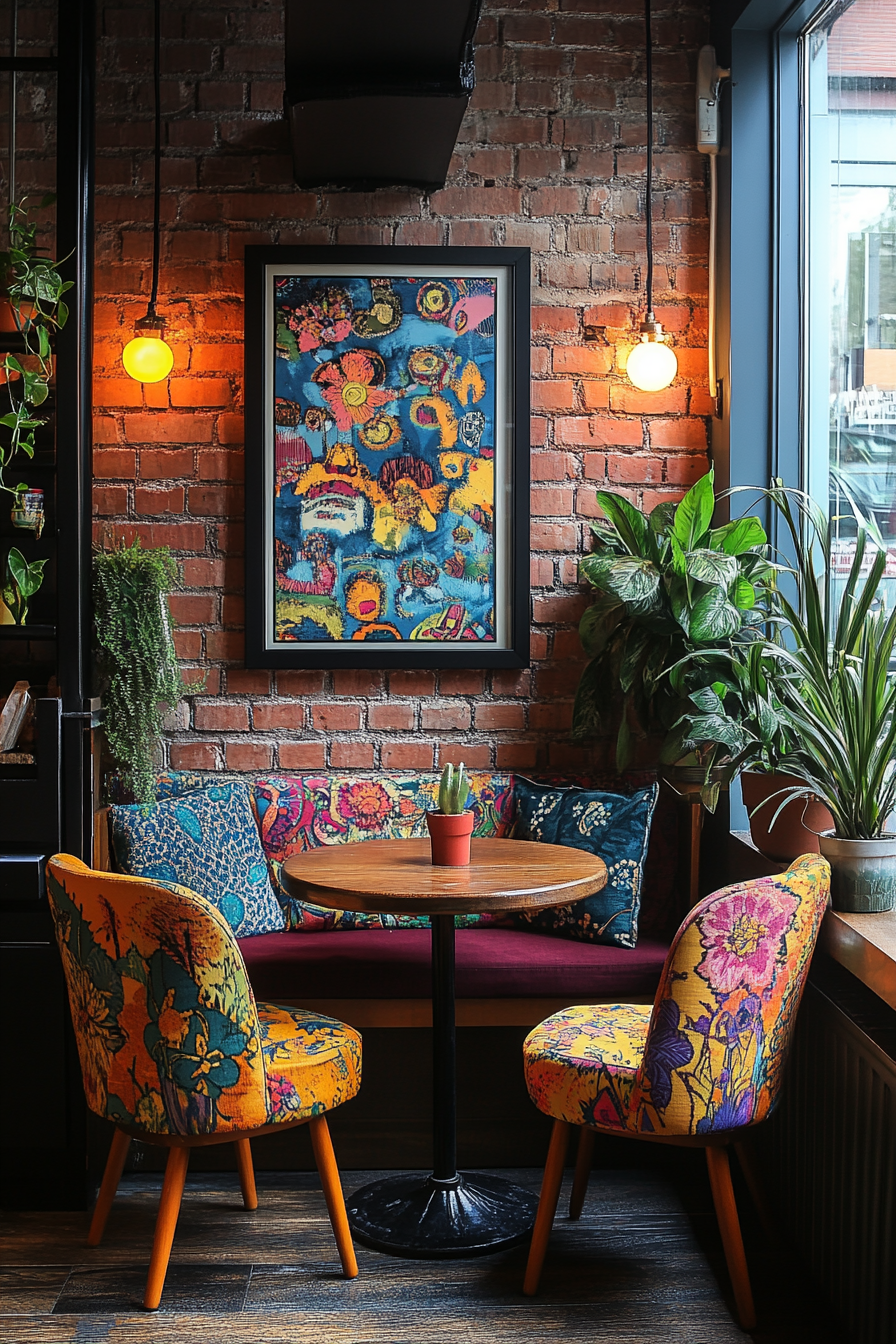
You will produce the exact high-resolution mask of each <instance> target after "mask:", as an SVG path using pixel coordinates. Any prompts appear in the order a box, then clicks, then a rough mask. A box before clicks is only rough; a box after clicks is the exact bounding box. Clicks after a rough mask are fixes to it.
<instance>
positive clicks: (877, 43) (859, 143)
mask: <svg viewBox="0 0 896 1344" xmlns="http://www.w3.org/2000/svg"><path fill="white" fill-rule="evenodd" d="M801 48H802V84H803V102H804V120H803V129H804V146H805V154H804V173H803V182H804V191H805V198H804V207H805V208H804V213H803V219H804V234H803V241H804V248H805V260H806V269H805V276H806V322H805V328H804V330H805V341H804V348H803V357H804V378H803V425H804V450H805V461H804V464H803V476H804V480H805V482H806V485H807V488H808V489H809V490H810V492H811V493H812V494H813V495H814V497H815V499H816V500H817V501H818V502H819V503H821V504H824V503H825V501H829V507H830V513H831V517H832V519H833V521H834V529H835V547H836V553H837V555H838V568H840V569H842V570H843V571H844V572H845V571H846V570H847V569H848V567H849V564H850V563H851V559H852V553H853V549H854V545H855V541H854V538H855V531H856V528H855V522H854V519H853V517H852V510H851V509H850V506H849V498H848V497H851V498H852V499H854V500H855V502H856V503H857V504H858V506H859V507H860V508H861V509H862V510H863V511H864V512H865V513H866V514H868V515H870V516H871V517H873V518H874V519H875V521H876V522H877V524H878V525H879V527H880V529H881V531H882V533H883V535H884V538H885V540H886V541H887V543H888V548H892V550H891V554H892V557H893V562H892V575H890V573H889V571H890V568H891V566H890V565H888V578H889V582H888V584H887V586H888V587H889V588H891V590H896V3H894V0H854V3H848V0H847V3H839V4H837V5H835V6H827V7H826V8H825V9H824V10H822V11H820V12H819V14H818V16H817V17H816V18H815V19H814V21H812V23H811V24H810V26H809V28H808V30H806V31H805V33H804V36H803V38H802V42H801ZM890 596H891V599H892V598H893V597H896V591H892V592H891V594H890Z"/></svg>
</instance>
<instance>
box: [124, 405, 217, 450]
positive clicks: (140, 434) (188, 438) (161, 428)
mask: <svg viewBox="0 0 896 1344" xmlns="http://www.w3.org/2000/svg"><path fill="white" fill-rule="evenodd" d="M213 428H214V419H213V418H212V416H210V415H173V414H172V413H171V412H170V411H169V412H168V413H167V414H159V415H126V416H125V418H124V433H125V438H126V439H127V441H128V443H178V442H180V443H211V441H212V430H213Z"/></svg>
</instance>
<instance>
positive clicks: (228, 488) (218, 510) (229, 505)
mask: <svg viewBox="0 0 896 1344" xmlns="http://www.w3.org/2000/svg"><path fill="white" fill-rule="evenodd" d="M187 507H188V509H189V511H190V513H193V514H199V515H202V516H208V517H213V518H217V517H224V518H236V517H239V516H240V515H241V513H242V508H243V492H242V489H241V488H240V487H239V486H235V485H191V486H190V488H189V490H188V491H187Z"/></svg>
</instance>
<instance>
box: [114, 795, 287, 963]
mask: <svg viewBox="0 0 896 1344" xmlns="http://www.w3.org/2000/svg"><path fill="white" fill-rule="evenodd" d="M111 812H112V843H113V846H114V849H115V858H116V860H117V862H118V866H119V867H120V868H121V869H122V870H123V871H124V872H126V873H131V874H132V875H133V876H135V877H145V878H150V879H157V880H159V881H163V882H176V883H179V884H180V885H181V886H185V887H189V888H190V890H192V891H195V892H198V893H199V895H200V896H203V897H205V899H206V900H207V901H210V902H211V903H212V905H214V906H215V907H216V909H218V910H220V911H221V914H222V915H223V916H224V918H225V919H226V920H227V922H228V924H229V925H230V927H231V928H232V929H233V931H234V933H236V935H237V936H238V937H239V938H247V937H249V936H251V935H252V934H256V933H273V932H275V931H276V930H278V929H282V928H284V927H285V923H284V918H283V911H282V909H281V908H280V905H279V903H278V901H277V899H276V897H275V896H274V892H273V890H272V888H271V882H270V877H269V876H268V868H267V863H266V862H265V856H264V851H263V849H262V847H261V841H260V840H259V838H258V829H257V827H256V825H255V817H254V814H253V812H252V807H251V804H250V801H249V790H248V789H247V787H246V785H245V784H239V783H229V784H212V785H208V786H207V787H206V788H203V789H194V790H192V791H191V792H189V793H183V794H181V795H179V796H174V797H171V798H167V799H162V801H160V802H157V803H147V804H132V805H129V806H116V807H113V808H112V809H111Z"/></svg>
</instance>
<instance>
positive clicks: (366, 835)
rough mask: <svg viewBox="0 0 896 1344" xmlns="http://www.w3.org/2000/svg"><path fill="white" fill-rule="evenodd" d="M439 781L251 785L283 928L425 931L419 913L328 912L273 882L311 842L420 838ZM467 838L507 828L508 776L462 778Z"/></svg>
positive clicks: (287, 780) (477, 918)
mask: <svg viewBox="0 0 896 1344" xmlns="http://www.w3.org/2000/svg"><path fill="white" fill-rule="evenodd" d="M438 786H439V776H438V775H437V774H435V773H433V772H430V773H427V774H419V775H411V776H408V775H398V774H386V775H380V776H379V777H378V778H377V779H361V778H359V777H358V776H356V775H337V774H316V775H272V776H269V777H266V778H264V779H258V780H256V781H255V785H254V789H253V807H254V809H255V816H256V818H257V820H258V830H259V834H260V835H261V842H262V845H263V846H264V852H265V854H266V855H267V858H268V862H269V863H270V866H271V871H272V875H273V877H274V888H275V891H276V893H277V897H278V900H279V901H280V903H281V905H282V906H283V909H284V912H285V914H286V920H287V927H288V928H290V929H299V930H306V931H313V932H320V931H322V930H327V929H367V928H396V927H402V928H428V927H429V918H428V916H426V915H419V916H418V915H365V914H358V913H355V912H354V911H352V910H328V909H325V908H324V907H322V906H316V905H310V904H307V903H306V902H304V901H299V900H296V899H295V898H294V897H292V896H290V895H289V894H288V893H287V892H286V891H285V890H284V888H283V886H282V885H281V883H280V881H279V872H280V867H281V865H282V864H283V863H284V862H285V861H286V860H287V859H288V858H290V857H291V855H293V854H299V853H301V852H302V851H303V850H306V849H314V848H316V847H317V846H318V845H336V844H346V843H348V844H351V843H356V842H358V841H362V840H411V839H415V838H423V837H425V836H426V835H427V830H426V813H427V812H431V811H433V810H434V809H435V808H436V807H437V806H438V803H437V796H438ZM468 806H470V807H471V808H472V811H473V817H474V822H473V834H474V835H497V836H501V835H506V834H507V833H508V831H509V829H510V815H511V778H510V776H509V775H498V774H490V773H487V772H481V773H472V774H471V775H470V801H469V804H468ZM487 921H488V917H487V916H482V915H476V914H473V915H459V916H458V917H457V922H458V924H459V925H472V924H478V923H481V922H487Z"/></svg>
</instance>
